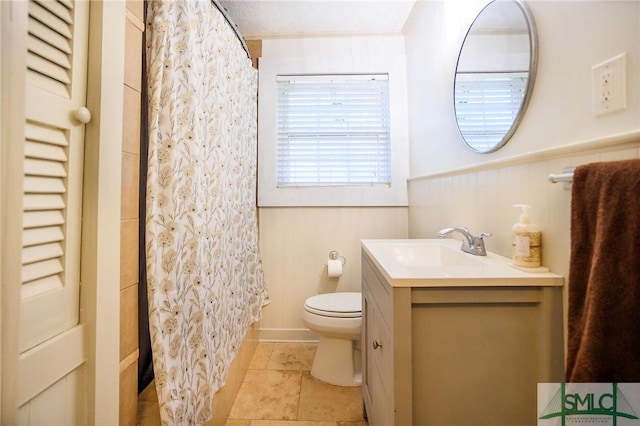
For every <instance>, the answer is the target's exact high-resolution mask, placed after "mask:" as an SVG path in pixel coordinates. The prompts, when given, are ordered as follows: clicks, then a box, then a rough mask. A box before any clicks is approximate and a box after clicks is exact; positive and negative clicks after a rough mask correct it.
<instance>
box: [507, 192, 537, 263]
mask: <svg viewBox="0 0 640 426" xmlns="http://www.w3.org/2000/svg"><path fill="white" fill-rule="evenodd" d="M513 207H516V208H520V209H522V213H521V214H520V222H518V223H516V224H515V225H513V228H512V232H511V246H512V258H513V264H514V265H515V266H523V267H525V268H536V267H539V266H540V257H541V244H540V243H541V238H540V237H541V235H540V229H538V226H537V225H534V224H531V223H529V209H530V208H531V206H529V205H527V204H514V206H513Z"/></svg>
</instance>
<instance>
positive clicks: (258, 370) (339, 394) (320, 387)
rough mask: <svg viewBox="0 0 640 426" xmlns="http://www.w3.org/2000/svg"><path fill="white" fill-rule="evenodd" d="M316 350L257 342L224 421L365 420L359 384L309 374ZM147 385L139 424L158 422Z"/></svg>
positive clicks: (307, 424) (333, 425)
mask: <svg viewBox="0 0 640 426" xmlns="http://www.w3.org/2000/svg"><path fill="white" fill-rule="evenodd" d="M315 352H316V345H313V344H302V343H259V344H258V347H257V348H256V351H255V354H254V356H253V359H252V360H251V364H250V365H249V370H248V371H247V374H246V376H245V378H244V382H243V383H242V386H241V387H240V391H239V392H238V396H237V397H236V400H235V402H234V404H233V407H232V408H231V412H230V413H229V418H228V420H227V423H226V425H227V426H280V425H282V426H286V425H290V426H366V425H367V422H366V420H365V419H364V418H363V417H362V391H361V388H360V387H343V386H333V385H329V384H327V383H324V382H321V381H319V380H316V379H315V378H314V377H312V376H311V375H310V374H309V370H310V369H311V364H312V362H313V357H314V356H315ZM150 388H151V389H147V390H145V391H144V392H142V393H141V394H140V398H139V402H138V424H139V425H147V426H152V425H159V424H160V419H159V413H158V405H157V400H156V396H155V390H154V389H153V386H150ZM154 403H155V405H154Z"/></svg>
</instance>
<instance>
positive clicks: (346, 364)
mask: <svg viewBox="0 0 640 426" xmlns="http://www.w3.org/2000/svg"><path fill="white" fill-rule="evenodd" d="M354 343H355V342H354V341H352V340H347V339H336V338H333V337H327V336H320V341H319V343H318V348H317V350H316V356H315V358H314V359H313V366H312V367H311V375H312V376H313V377H315V378H316V379H318V380H322V381H323V382H327V383H330V384H332V385H338V386H360V385H361V384H362V372H361V369H360V364H361V362H360V351H359V350H358V349H357V348H355V350H354Z"/></svg>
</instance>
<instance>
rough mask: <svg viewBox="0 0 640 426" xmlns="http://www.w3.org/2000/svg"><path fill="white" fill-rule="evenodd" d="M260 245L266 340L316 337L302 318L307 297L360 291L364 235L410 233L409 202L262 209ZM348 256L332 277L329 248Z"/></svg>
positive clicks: (262, 334)
mask: <svg viewBox="0 0 640 426" xmlns="http://www.w3.org/2000/svg"><path fill="white" fill-rule="evenodd" d="M259 225H260V249H261V251H262V261H263V267H264V278H265V282H266V285H267V290H268V292H269V297H270V298H271V304H269V305H268V306H266V307H265V308H264V310H263V319H262V322H261V325H260V340H313V339H315V338H316V337H315V336H314V335H312V334H311V332H310V331H309V330H308V329H307V328H306V326H305V325H304V323H303V321H302V307H303V304H304V301H305V299H307V298H308V297H310V296H313V295H315V294H319V293H330V292H336V291H360V290H361V283H360V240H361V239H369V238H406V236H407V208H406V207H341V208H338V207H335V208H333V207H324V208H319V207H318V208H316V207H299V208H295V207H289V208H286V207H285V208H274V207H270V208H260V209H259ZM331 250H337V251H338V252H339V253H340V255H342V256H344V257H345V259H346V261H347V262H346V264H345V265H344V268H343V275H342V276H341V277H340V278H329V277H328V275H327V267H326V263H327V259H328V258H329V252H330V251H331Z"/></svg>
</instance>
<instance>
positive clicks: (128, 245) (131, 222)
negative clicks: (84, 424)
mask: <svg viewBox="0 0 640 426" xmlns="http://www.w3.org/2000/svg"><path fill="white" fill-rule="evenodd" d="M143 31H144V12H143V2H141V1H137V0H134V1H128V2H127V22H126V29H125V43H126V44H125V73H124V77H125V80H124V108H123V110H124V112H123V130H122V204H121V212H120V220H121V221H120V424H121V425H135V424H136V414H137V401H138V354H139V352H138V276H139V275H138V251H139V244H138V223H139V217H138V216H139V214H138V206H139V176H140V106H141V91H142V33H143Z"/></svg>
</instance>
